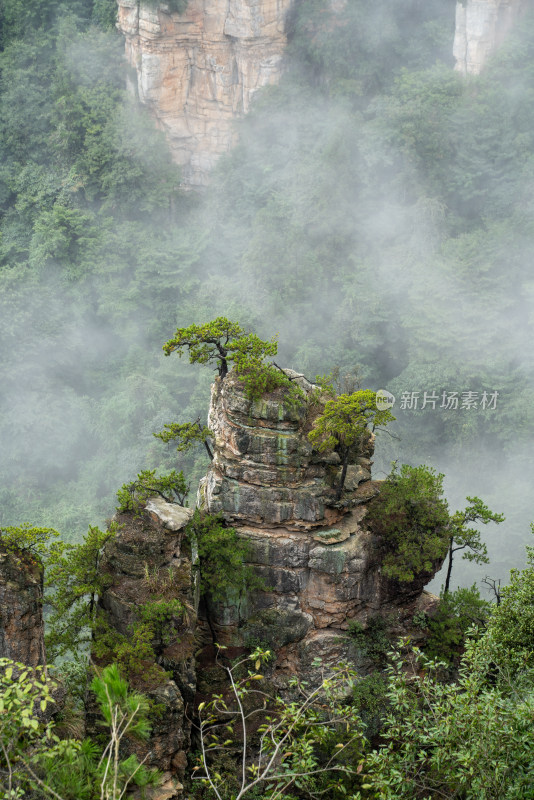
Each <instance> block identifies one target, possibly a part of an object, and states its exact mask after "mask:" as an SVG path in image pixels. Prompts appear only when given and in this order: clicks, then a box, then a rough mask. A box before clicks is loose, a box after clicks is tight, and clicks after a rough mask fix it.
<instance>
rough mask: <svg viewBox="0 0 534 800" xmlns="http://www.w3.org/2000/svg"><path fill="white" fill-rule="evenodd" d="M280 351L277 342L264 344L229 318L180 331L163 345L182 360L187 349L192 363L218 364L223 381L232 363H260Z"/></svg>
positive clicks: (272, 340) (221, 318)
mask: <svg viewBox="0 0 534 800" xmlns="http://www.w3.org/2000/svg"><path fill="white" fill-rule="evenodd" d="M277 349H278V344H277V342H276V339H271V341H269V342H265V341H263V340H262V339H260V338H259V337H258V336H256V334H255V333H246V332H245V331H244V330H243V328H242V327H241V326H240V325H239V324H238V323H237V322H231V321H230V320H229V319H226V317H217V319H214V320H212V322H206V323H205V324H204V325H190V326H189V327H188V328H178V330H177V331H176V333H175V335H174V338H172V339H169V341H168V342H165V344H164V345H163V352H164V353H165V355H166V356H170V354H171V353H174V352H176V353H178V355H179V356H180V357H181V356H182V353H183V352H184V350H188V351H189V363H190V364H209V363H210V362H215V363H216V365H217V369H218V371H219V376H220V377H221V378H225V377H226V375H227V374H228V369H229V367H228V364H229V362H230V361H235V362H238V363H240V364H243V362H246V361H250V362H261V361H263V359H264V358H265V357H266V356H275V355H276V353H277Z"/></svg>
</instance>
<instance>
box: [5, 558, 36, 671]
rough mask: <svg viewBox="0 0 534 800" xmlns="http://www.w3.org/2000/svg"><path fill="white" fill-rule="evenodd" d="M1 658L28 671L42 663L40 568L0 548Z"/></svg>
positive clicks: (33, 562) (31, 561)
mask: <svg viewBox="0 0 534 800" xmlns="http://www.w3.org/2000/svg"><path fill="white" fill-rule="evenodd" d="M0 657H1V658H10V659H12V660H13V661H19V662H21V663H23V664H27V665H28V666H30V667H36V666H37V665H39V664H44V663H45V649H44V624H43V569H42V566H41V565H40V564H39V562H38V561H37V560H35V559H34V558H33V557H32V556H31V555H30V554H29V553H17V552H13V551H11V550H8V549H7V548H5V547H3V546H1V545H0Z"/></svg>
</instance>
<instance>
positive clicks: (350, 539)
mask: <svg viewBox="0 0 534 800" xmlns="http://www.w3.org/2000/svg"><path fill="white" fill-rule="evenodd" d="M301 385H302V386H303V388H305V390H306V394H307V396H308V402H305V403H303V404H301V405H300V406H299V407H298V408H295V407H291V406H289V407H288V406H287V405H285V404H284V399H285V398H284V392H283V390H277V392H276V393H273V394H272V395H270V396H266V397H264V398H263V399H262V400H261V401H254V402H251V401H250V400H248V399H247V398H246V397H245V395H244V393H243V389H242V387H241V385H240V383H239V382H238V381H237V380H236V379H235V378H234V377H233V376H232V375H231V374H230V375H229V376H228V377H227V378H226V379H225V380H224V381H223V382H221V381H220V380H219V379H217V380H216V382H215V384H214V386H213V388H212V399H211V407H210V412H209V425H210V428H211V429H212V430H213V432H214V436H215V446H214V460H213V462H212V465H211V467H210V469H209V471H208V474H207V476H206V478H205V479H203V481H202V482H201V486H200V491H199V505H200V506H201V507H203V508H204V509H206V510H207V511H209V512H210V513H218V512H220V513H222V514H223V516H224V518H225V519H226V520H227V522H228V523H230V524H232V525H233V526H235V527H236V529H237V531H238V534H239V535H240V536H241V537H243V538H244V539H246V540H247V541H248V543H249V545H250V549H251V555H250V563H251V564H254V565H255V568H256V571H257V573H258V574H259V575H261V576H262V577H263V578H264V580H265V585H266V586H268V587H269V589H268V590H267V591H264V592H260V593H258V594H257V595H256V596H254V597H252V598H249V599H248V600H247V602H246V603H244V604H239V605H238V606H235V607H225V608H219V609H211V614H212V617H213V620H212V622H213V628H214V629H215V631H216V635H217V638H218V640H219V642H220V643H223V644H226V645H234V646H239V645H241V644H245V645H246V644H247V643H251V642H258V641H261V642H263V643H265V644H269V645H270V647H271V648H272V649H273V650H275V651H276V654H277V661H276V665H275V672H276V671H278V672H279V673H280V674H286V673H288V672H294V671H297V672H299V674H301V675H302V674H304V675H308V676H309V677H310V678H311V679H313V676H312V674H311V672H310V671H313V670H312V663H313V660H314V659H315V658H316V657H317V656H319V657H321V658H323V659H324V660H325V661H326V662H330V663H335V662H337V661H339V660H340V659H343V658H346V659H350V660H351V661H352V662H353V663H356V664H360V667H361V668H362V669H363V670H364V671H365V669H366V663H365V655H364V654H362V653H358V652H357V650H356V649H355V647H354V644H353V642H352V641H351V640H350V638H349V637H348V636H347V629H348V628H349V623H350V622H351V621H352V620H357V621H360V622H361V623H363V624H364V625H365V623H366V622H367V620H368V619H369V618H371V617H373V616H375V615H382V616H384V617H387V618H388V620H389V623H390V626H391V627H392V629H394V630H395V629H396V628H398V626H399V625H400V626H401V627H402V624H403V620H405V619H407V618H408V617H409V616H411V614H413V611H414V609H415V608H416V606H417V607H418V608H421V607H422V606H421V604H423V605H424V603H425V602H427V598H425V597H424V596H423V587H424V585H425V583H426V582H427V581H428V580H429V579H430V578H431V577H432V576H431V575H429V574H424V575H419V576H417V577H416V579H415V580H414V581H413V582H412V583H404V584H402V583H399V582H397V581H393V580H390V579H387V578H386V577H385V576H383V575H382V572H381V566H380V564H381V557H382V555H383V542H382V541H381V540H380V537H378V536H375V535H374V534H373V533H372V532H371V531H370V530H369V529H368V528H367V527H366V524H365V516H366V513H367V509H368V507H369V503H372V502H373V498H374V497H375V496H376V495H377V494H378V492H379V489H380V483H379V482H377V481H372V480H371V475H370V468H371V464H372V462H371V461H370V457H371V455H372V449H373V443H372V440H370V439H366V440H365V441H362V443H361V447H360V454H359V455H355V463H353V465H352V466H351V467H350V468H349V477H348V480H347V483H346V486H345V491H344V493H343V496H342V499H341V502H336V499H335V495H336V493H335V488H334V487H335V485H336V482H337V480H338V477H339V472H340V467H339V460H338V457H337V455H336V454H335V453H334V452H330V453H326V454H324V453H323V454H321V453H319V452H317V451H315V450H314V449H313V448H312V446H311V444H310V442H309V439H308V435H307V434H308V432H309V430H310V427H311V424H312V421H313V416H314V415H316V414H317V413H320V410H321V404H320V403H319V404H317V402H312V401H311V398H312V392H313V387H311V386H310V385H309V384H308V385H307V387H306V382H303V383H301ZM435 566H436V569H437V568H438V567H439V566H440V564H436V565H435ZM418 604H419V605H418ZM398 632H399V633H400V632H402V631H401V628H398ZM367 666H368V665H367Z"/></svg>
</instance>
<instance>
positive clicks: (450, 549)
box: [443, 539, 454, 594]
mask: <svg viewBox="0 0 534 800" xmlns="http://www.w3.org/2000/svg"><path fill="white" fill-rule="evenodd" d="M453 544H454V539H451V543H450V545H449V563H448V566H447V577H446V578H445V589H444V590H443V594H448V593H449V586H450V585H451V573H452V553H453V550H452V546H453Z"/></svg>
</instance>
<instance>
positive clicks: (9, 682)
mask: <svg viewBox="0 0 534 800" xmlns="http://www.w3.org/2000/svg"><path fill="white" fill-rule="evenodd" d="M91 686H92V689H93V691H94V692H95V694H96V696H97V702H98V706H99V710H100V713H101V715H102V717H103V720H102V725H104V726H105V727H107V728H108V738H107V744H105V745H104V747H103V748H101V747H100V746H99V745H97V744H96V743H94V742H92V741H91V740H90V739H85V740H83V741H82V740H80V739H74V738H67V739H63V738H60V737H59V736H58V735H57V732H56V731H57V728H56V726H55V723H54V721H53V720H51V719H50V716H51V715H50V705H51V704H52V705H53V704H54V702H55V700H54V696H53V695H54V692H55V690H56V688H57V684H56V683H55V681H54V680H52V679H51V678H50V676H49V675H48V674H47V673H46V670H45V668H44V667H38V668H37V669H35V670H30V669H28V667H26V666H25V665H23V664H16V663H14V662H12V661H10V660H9V659H0V745H1V747H0V791H1V792H2V797H4V798H6V800H16V798H26V797H35V798H41V797H42V798H50V797H54V798H56V800H95V798H100V800H104V799H105V800H121V798H122V797H124V794H125V792H126V790H127V788H128V786H130V785H131V784H136V785H137V786H139V787H145V786H147V785H148V784H154V783H157V782H158V781H159V778H160V776H159V774H158V773H157V772H156V771H154V770H148V769H147V768H146V767H145V766H144V765H143V764H142V763H141V764H140V763H139V761H138V760H137V758H136V756H135V755H134V756H130V757H129V758H126V759H125V758H123V756H122V753H121V746H122V745H123V743H124V741H125V739H126V737H134V738H135V737H137V738H141V739H143V738H145V739H146V737H147V736H148V734H149V731H150V726H149V723H148V710H149V706H148V700H147V699H146V698H145V697H144V696H143V695H140V694H138V693H134V692H131V691H130V690H129V688H128V685H127V683H126V681H124V680H123V679H122V678H121V677H120V675H119V672H118V669H117V666H116V665H112V666H110V667H107V668H106V669H105V670H103V672H102V673H101V674H100V675H99V676H97V677H95V678H94V680H93V682H92V684H91Z"/></svg>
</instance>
